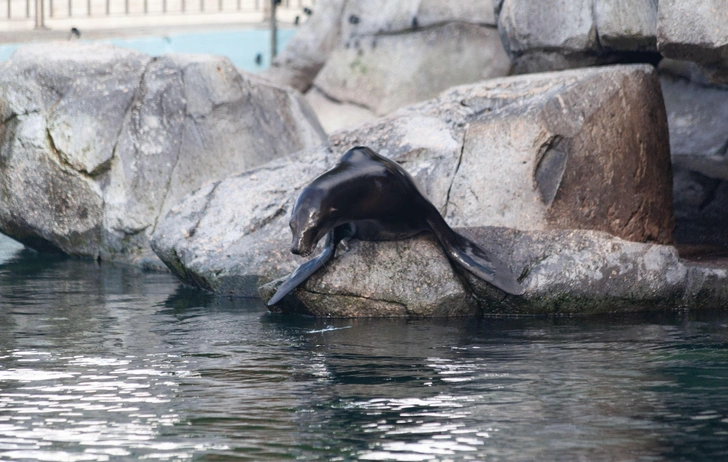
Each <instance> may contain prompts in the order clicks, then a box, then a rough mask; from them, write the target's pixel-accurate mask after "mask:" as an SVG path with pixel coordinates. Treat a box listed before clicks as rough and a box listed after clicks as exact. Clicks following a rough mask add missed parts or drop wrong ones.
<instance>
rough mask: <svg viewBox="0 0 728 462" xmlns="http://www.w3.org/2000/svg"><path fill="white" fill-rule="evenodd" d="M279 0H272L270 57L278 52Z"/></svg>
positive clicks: (273, 56)
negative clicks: (277, 18)
mask: <svg viewBox="0 0 728 462" xmlns="http://www.w3.org/2000/svg"><path fill="white" fill-rule="evenodd" d="M277 2H278V0H270V59H271V62H272V61H273V58H275V57H276V54H277V53H278V30H277V29H278V24H276V6H277V5H276V4H277Z"/></svg>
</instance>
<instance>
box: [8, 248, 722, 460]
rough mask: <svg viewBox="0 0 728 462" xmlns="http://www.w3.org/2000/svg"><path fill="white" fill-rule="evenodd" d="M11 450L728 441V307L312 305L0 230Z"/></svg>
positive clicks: (673, 448) (464, 451)
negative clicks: (471, 309)
mask: <svg viewBox="0 0 728 462" xmlns="http://www.w3.org/2000/svg"><path fill="white" fill-rule="evenodd" d="M0 262H2V264H0V325H2V330H0V459H1V460H49V461H59V460H71V461H73V460H142V459H143V460H191V459H192V460H206V461H207V460H210V461H214V460H231V459H235V458H240V459H248V460H281V459H284V460H285V459H301V460H401V461H419V460H443V461H445V460H509V461H510V460H554V459H558V460H645V461H651V460H725V459H726V458H727V457H728V343H727V340H728V316H726V315H725V314H722V313H671V314H662V315H654V314H653V315H635V316H628V317H625V316H620V317H600V318H585V319H564V318H560V319H559V318H557V319H539V318H519V319H502V318H495V319H483V320H454V321H453V320H451V321H446V320H434V321H433V320H418V321H405V320H359V321H350V320H314V319H309V318H303V317H292V316H282V315H272V314H269V313H268V312H267V310H266V309H265V307H264V306H263V304H262V303H261V302H259V301H257V300H245V299H235V300H231V299H218V298H213V297H210V296H206V295H204V294H201V293H199V292H197V291H194V290H190V289H185V288H184V287H182V286H180V285H179V284H178V283H177V281H176V280H175V279H174V278H173V277H172V276H171V275H169V274H158V273H150V272H144V271H141V270H138V269H135V268H130V267H124V266H114V265H110V264H98V263H96V262H92V261H86V260H74V259H67V258H61V257H48V256H41V255H38V254H35V253H33V252H31V251H28V250H21V249H20V248H19V247H18V246H13V245H12V244H9V243H8V242H7V241H5V242H4V243H0Z"/></svg>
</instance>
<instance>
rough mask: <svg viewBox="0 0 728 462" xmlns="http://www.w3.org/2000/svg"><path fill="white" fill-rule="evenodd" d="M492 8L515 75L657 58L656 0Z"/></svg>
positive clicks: (552, 1) (509, 1) (557, 0)
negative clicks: (494, 9)
mask: <svg viewBox="0 0 728 462" xmlns="http://www.w3.org/2000/svg"><path fill="white" fill-rule="evenodd" d="M495 4H496V13H497V22H498V30H499V32H500V35H501V39H502V41H503V45H504V47H505V49H506V52H507V53H508V54H509V56H510V57H511V59H512V60H513V63H514V67H515V71H516V72H518V73H528V72H540V71H545V70H559V69H567V68H573V67H584V66H591V65H595V64H604V63H614V62H634V61H635V60H640V61H647V62H653V61H654V59H655V57H654V56H653V55H654V54H655V52H656V38H655V37H656V22H657V2H656V1H655V0H637V1H626V0H596V1H592V0H574V1H563V0H545V1H538V2H533V1H529V0H497V1H496V2H495ZM555 25H558V26H556V27H555Z"/></svg>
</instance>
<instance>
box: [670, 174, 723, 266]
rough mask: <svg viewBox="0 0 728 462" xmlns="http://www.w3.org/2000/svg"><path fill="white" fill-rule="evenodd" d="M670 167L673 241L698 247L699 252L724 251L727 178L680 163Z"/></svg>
mask: <svg viewBox="0 0 728 462" xmlns="http://www.w3.org/2000/svg"><path fill="white" fill-rule="evenodd" d="M673 169H674V172H675V174H674V185H673V188H674V189H673V194H674V197H675V199H674V207H675V241H676V242H677V243H678V244H681V245H683V246H690V247H696V246H699V247H702V248H703V252H708V253H713V252H721V253H726V249H727V248H728V213H726V210H728V180H721V179H717V178H714V177H713V178H711V177H708V176H706V175H703V174H702V173H699V172H697V171H695V170H692V169H690V168H689V167H686V166H683V165H681V164H676V165H674V167H673ZM716 247H717V248H716ZM695 250H699V249H695Z"/></svg>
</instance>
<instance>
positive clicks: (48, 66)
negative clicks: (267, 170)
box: [0, 42, 323, 264]
mask: <svg viewBox="0 0 728 462" xmlns="http://www.w3.org/2000/svg"><path fill="white" fill-rule="evenodd" d="M0 120H1V121H2V125H0V159H2V160H1V161H0V188H2V191H3V195H2V199H1V202H0V231H2V232H3V233H5V234H7V235H8V236H11V237H13V238H15V239H17V240H18V241H20V242H22V243H24V244H26V245H28V246H30V247H33V248H36V249H40V250H56V251H62V252H65V253H68V254H71V255H80V256H90V257H94V258H103V259H108V260H120V261H127V262H137V263H139V264H155V263H154V262H155V261H156V262H158V260H157V259H156V257H154V255H153V254H152V252H151V249H150V248H149V242H148V241H149V236H150V235H151V234H152V233H153V232H154V229H155V227H156V225H157V220H158V218H159V217H160V216H163V215H164V214H166V212H167V211H168V210H169V208H170V206H171V205H172V204H174V203H176V202H178V201H179V200H180V199H181V198H182V197H184V196H185V195H187V194H188V193H190V192H191V191H193V190H195V189H197V188H199V187H200V186H202V185H203V184H204V183H206V182H208V181H213V180H218V179H220V178H222V177H225V176H227V175H229V174H230V173H231V172H236V171H243V170H245V169H247V168H250V167H252V166H255V165H258V164H261V163H263V162H266V161H268V160H271V159H273V158H275V157H279V156H281V155H285V154H288V153H290V152H295V151H298V150H301V149H303V148H306V147H309V146H314V145H317V144H319V143H320V142H321V141H322V140H323V131H322V129H321V127H320V125H319V124H318V122H317V120H316V118H315V116H314V115H313V114H312V112H311V110H310V108H309V107H308V105H307V104H306V103H305V101H303V99H302V98H301V97H300V95H298V94H296V93H295V92H294V91H292V90H288V89H284V88H280V87H276V86H274V85H271V84H269V83H265V82H263V81H260V80H258V79H255V78H253V77H250V76H247V75H245V74H241V73H240V72H239V71H237V70H236V69H235V68H234V67H233V66H232V64H231V63H230V62H229V61H228V60H227V59H224V58H218V57H211V56H194V55H166V56H162V57H160V58H156V59H152V58H151V57H149V56H146V55H144V54H141V53H138V52H134V51H130V50H122V49H118V48H115V47H112V46H107V45H78V44H69V43H63V42H59V43H54V44H43V45H35V46H29V47H25V48H21V49H19V50H18V51H17V52H16V53H15V54H14V55H13V56H12V58H11V60H10V61H9V62H7V63H6V64H5V65H4V66H3V67H2V68H0Z"/></svg>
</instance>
